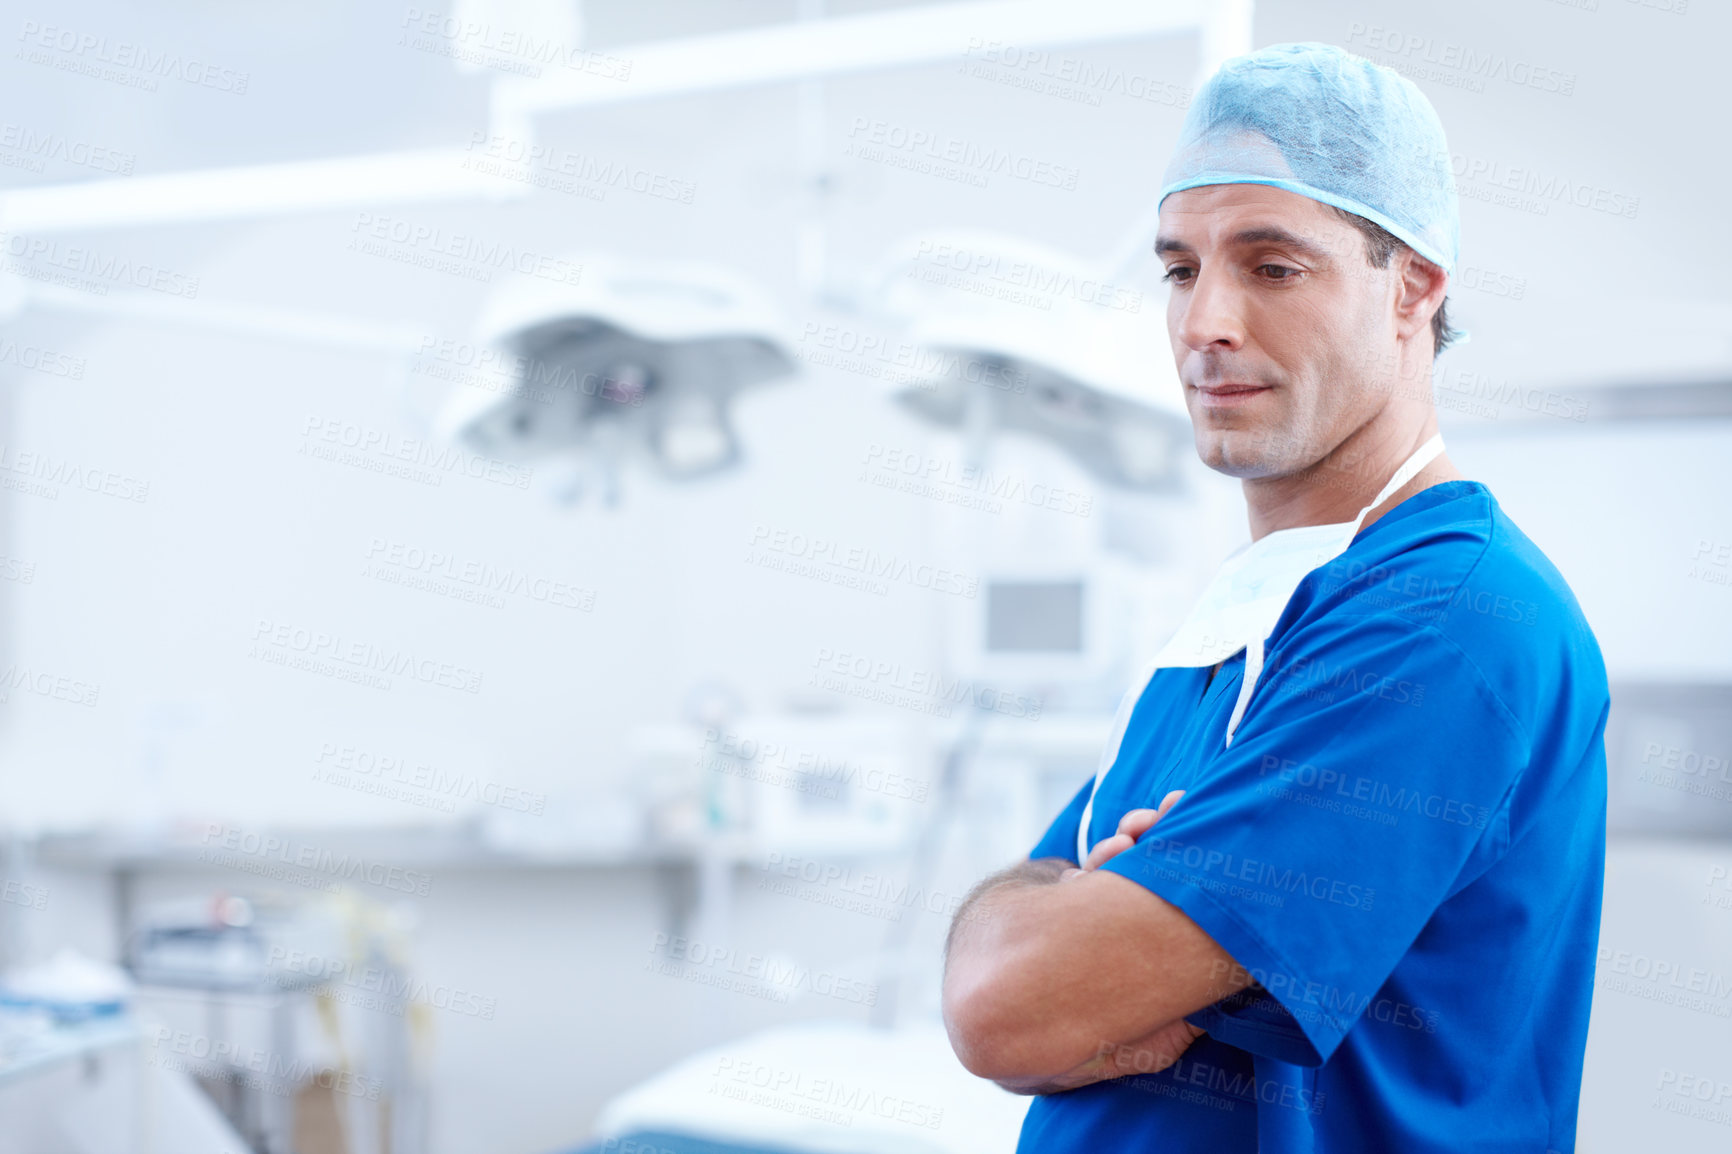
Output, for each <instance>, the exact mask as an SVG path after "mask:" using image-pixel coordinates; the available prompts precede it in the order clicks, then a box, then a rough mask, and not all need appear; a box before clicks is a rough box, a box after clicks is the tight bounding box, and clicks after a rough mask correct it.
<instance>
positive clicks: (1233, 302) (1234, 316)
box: [1176, 270, 1245, 352]
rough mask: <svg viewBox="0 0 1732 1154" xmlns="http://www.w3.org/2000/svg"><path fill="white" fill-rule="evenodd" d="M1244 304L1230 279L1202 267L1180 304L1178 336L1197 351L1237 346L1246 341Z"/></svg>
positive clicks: (1235, 347) (1187, 345) (1188, 346)
mask: <svg viewBox="0 0 1732 1154" xmlns="http://www.w3.org/2000/svg"><path fill="white" fill-rule="evenodd" d="M1242 304H1243V302H1242V300H1241V298H1240V295H1239V293H1238V290H1237V289H1236V288H1234V286H1233V285H1232V284H1231V282H1230V281H1228V280H1227V278H1224V277H1221V276H1214V275H1211V274H1209V273H1207V272H1204V271H1201V270H1199V271H1198V273H1197V275H1196V278H1195V279H1194V280H1193V281H1192V284H1191V288H1190V291H1189V292H1187V293H1186V294H1185V295H1184V297H1183V298H1182V300H1181V302H1180V305H1179V323H1178V327H1177V329H1176V332H1177V334H1178V338H1179V339H1180V340H1181V341H1183V342H1184V343H1185V346H1186V347H1187V348H1190V349H1193V350H1195V351H1197V352H1202V351H1203V350H1204V349H1208V348H1211V347H1212V348H1216V349H1222V348H1225V349H1237V348H1238V347H1239V346H1240V345H1242V344H1243V343H1244V340H1245V326H1244V314H1243V311H1242V307H1241V306H1242Z"/></svg>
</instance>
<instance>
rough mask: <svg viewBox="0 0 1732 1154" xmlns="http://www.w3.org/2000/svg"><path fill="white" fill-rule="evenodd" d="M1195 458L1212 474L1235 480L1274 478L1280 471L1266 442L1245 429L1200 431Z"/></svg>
mask: <svg viewBox="0 0 1732 1154" xmlns="http://www.w3.org/2000/svg"><path fill="white" fill-rule="evenodd" d="M1196 445H1197V457H1198V458H1199V459H1200V460H1201V461H1202V462H1203V464H1205V465H1207V466H1208V467H1209V468H1211V469H1213V470H1214V471H1215V472H1217V473H1220V474H1222V475H1223V476H1227V477H1234V478H1237V479H1238V480H1241V481H1245V480H1253V479H1256V478H1259V477H1269V476H1273V475H1275V474H1276V473H1278V472H1279V471H1280V464H1279V461H1278V460H1277V459H1276V454H1275V453H1273V452H1272V451H1271V446H1270V444H1269V438H1268V437H1267V436H1266V435H1264V434H1261V433H1255V432H1252V431H1250V430H1248V429H1235V430H1232V431H1231V432H1229V431H1226V430H1207V431H1205V430H1201V429H1199V430H1198V431H1197V433H1196Z"/></svg>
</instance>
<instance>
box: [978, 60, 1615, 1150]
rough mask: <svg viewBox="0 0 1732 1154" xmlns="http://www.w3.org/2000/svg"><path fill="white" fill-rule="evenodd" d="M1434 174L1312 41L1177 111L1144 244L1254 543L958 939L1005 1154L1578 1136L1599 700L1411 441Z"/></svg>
mask: <svg viewBox="0 0 1732 1154" xmlns="http://www.w3.org/2000/svg"><path fill="white" fill-rule="evenodd" d="M1449 157H1450V154H1449V149H1448V145H1447V144H1446V142H1445V140H1444V135H1443V129H1442V126H1441V124H1440V123H1439V122H1438V119H1437V115H1436V113H1435V112H1434V111H1433V110H1432V108H1431V106H1430V104H1429V103H1428V102H1427V101H1426V99H1425V97H1424V96H1423V95H1421V94H1420V92H1419V91H1418V89H1417V88H1415V87H1414V86H1413V85H1412V84H1411V83H1409V82H1408V81H1407V80H1405V79H1403V78H1401V77H1399V76H1397V75H1396V74H1395V73H1393V72H1391V71H1389V70H1386V69H1382V68H1378V67H1376V66H1374V65H1372V64H1370V63H1368V62H1366V61H1364V60H1362V59H1360V58H1358V57H1355V56H1351V55H1349V54H1347V53H1345V52H1342V51H1340V50H1339V49H1336V48H1332V47H1328V46H1324V45H1318V44H1288V45H1278V46H1275V47H1271V48H1267V49H1264V50H1262V51H1259V52H1257V53H1254V54H1252V55H1250V56H1246V57H1240V58H1238V59H1236V60H1232V61H1229V62H1228V63H1227V64H1226V65H1224V66H1223V67H1222V68H1221V70H1220V72H1219V73H1217V74H1216V76H1215V77H1214V78H1213V79H1212V80H1211V81H1210V83H1209V84H1208V85H1207V86H1206V87H1205V88H1204V90H1203V91H1202V92H1201V93H1200V94H1199V96H1198V97H1197V99H1196V100H1195V102H1193V104H1192V105H1191V108H1190V112H1189V113H1188V115H1187V118H1186V121H1185V124H1184V127H1183V130H1182V132H1181V138H1180V143H1179V147H1178V151H1177V153H1176V155H1175V157H1174V159H1173V161H1172V164H1171V166H1170V167H1169V169H1168V172H1167V177H1166V180H1165V182H1164V187H1163V189H1162V192H1161V197H1162V199H1161V205H1160V228H1159V234H1158V236H1157V239H1156V242H1155V251H1156V253H1157V255H1158V256H1159V258H1160V260H1161V261H1162V262H1163V264H1164V265H1165V267H1166V276H1167V280H1168V281H1169V282H1170V283H1171V286H1172V292H1171V297H1170V301H1169V306H1168V313H1167V327H1168V333H1169V335H1170V337H1171V340H1172V346H1173V353H1174V356H1175V358H1176V360H1177V362H1178V368H1179V377H1180V379H1181V381H1182V382H1183V384H1184V389H1185V400H1186V404H1187V405H1188V407H1189V410H1190V415H1191V420H1192V424H1193V426H1194V430H1195V439H1196V447H1197V452H1198V455H1199V456H1201V457H1202V459H1203V461H1204V462H1205V463H1206V464H1208V465H1209V466H1210V467H1211V468H1213V469H1217V470H1219V471H1221V472H1223V473H1226V474H1228V475H1230V476H1234V477H1238V478H1241V480H1242V482H1243V486H1244V493H1245V501H1246V504H1247V506H1248V508H1249V512H1250V528H1251V537H1252V544H1251V545H1250V546H1249V547H1247V548H1246V549H1245V550H1243V551H1241V552H1240V553H1239V554H1237V555H1235V556H1234V557H1232V558H1229V559H1228V561H1227V562H1226V564H1224V565H1223V567H1222V569H1221V572H1220V574H1219V575H1218V576H1217V578H1216V579H1215V581H1214V583H1213V584H1212V585H1211V586H1210V587H1209V589H1208V591H1207V592H1205V594H1204V596H1203V597H1202V599H1201V600H1200V601H1199V603H1198V605H1197V607H1196V608H1195V609H1194V610H1193V611H1192V613H1191V616H1190V618H1189V619H1188V620H1187V621H1186V622H1185V623H1184V625H1183V626H1182V627H1181V628H1180V629H1179V631H1178V634H1177V635H1176V636H1175V637H1174V638H1173V640H1172V642H1170V643H1169V644H1168V645H1167V646H1166V647H1165V648H1164V649H1163V650H1162V651H1161V652H1160V653H1158V654H1156V655H1155V656H1154V659H1153V660H1152V661H1151V662H1150V663H1149V667H1148V669H1147V670H1145V672H1144V676H1143V678H1142V679H1140V680H1139V683H1138V684H1137V685H1136V686H1134V687H1133V688H1132V690H1131V692H1130V693H1128V694H1127V695H1126V699H1125V703H1124V705H1123V706H1122V707H1121V709H1120V713H1119V718H1118V722H1117V725H1116V728H1115V732H1114V734H1113V737H1112V739H1111V740H1110V741H1109V743H1108V746H1107V749H1106V751H1105V754H1104V756H1103V758H1102V764H1101V770H1100V772H1099V773H1097V775H1096V776H1095V778H1094V780H1092V781H1090V782H1087V783H1085V784H1084V785H1083V787H1082V788H1081V789H1080V790H1079V791H1078V793H1077V795H1076V797H1075V798H1074V799H1073V800H1072V802H1071V804H1070V805H1069V806H1068V807H1067V808H1066V809H1065V810H1064V812H1062V813H1060V814H1059V815H1058V817H1057V819H1056V820H1055V821H1054V822H1053V823H1052V827H1051V829H1050V830H1049V831H1048V832H1047V834H1046V836H1045V837H1044V838H1043V839H1042V840H1041V842H1040V844H1039V845H1037V846H1036V847H1035V848H1034V851H1033V853H1032V854H1031V855H1030V859H1029V860H1028V861H1027V862H1025V863H1023V864H1021V865H1018V866H1015V867H1013V868H1011V869H1009V870H1006V871H1004V872H1003V873H1001V874H998V875H996V876H994V877H992V878H989V879H988V880H987V881H986V882H985V883H983V884H982V885H981V886H980V887H979V888H978V889H976V891H975V892H974V893H973V894H972V895H971V896H970V899H969V901H968V902H967V903H966V904H965V905H964V907H963V908H962V909H961V910H960V911H959V913H958V915H957V918H956V921H955V923H954V925H953V926H952V929H951V936H950V941H949V943H948V945H947V954H946V970H945V978H944V1015H945V1022H946V1025H947V1027H948V1029H949V1032H950V1038H951V1042H952V1044H953V1046H954V1047H955V1049H956V1053H957V1055H958V1056H959V1057H960V1058H961V1060H962V1062H963V1064H964V1065H965V1066H967V1067H968V1069H969V1070H971V1071H973V1072H974V1073H976V1074H978V1075H980V1076H982V1077H986V1078H991V1079H993V1080H995V1081H997V1082H999V1083H1000V1084H1001V1085H1003V1086H1005V1087H1006V1088H1009V1089H1012V1090H1015V1091H1017V1092H1020V1093H1028V1094H1038V1095H1041V1097H1039V1098H1038V1099H1037V1100H1036V1101H1035V1102H1034V1103H1033V1104H1032V1106H1031V1108H1030V1110H1029V1113H1028V1117H1027V1120H1026V1121H1025V1123H1024V1126H1023V1132H1022V1142H1021V1145H1020V1147H1019V1149H1020V1150H1022V1151H1027V1152H1030V1154H1034V1152H1039V1154H1058V1152H1068V1151H1077V1152H1082V1151H1091V1152H1095V1151H1129V1150H1148V1151H1161V1152H1163V1154H1172V1152H1176V1151H1207V1152H1209V1154H1231V1152H1234V1151H1247V1152H1249V1151H1260V1152H1261V1154H1298V1152H1301V1151H1304V1152H1315V1154H1346V1152H1357V1151H1386V1150H1390V1151H1392V1150H1399V1151H1402V1152H1403V1154H1422V1152H1432V1151H1436V1152H1439V1154H1442V1152H1445V1151H1449V1152H1454V1151H1460V1150H1474V1151H1511V1152H1514V1151H1521V1152H1523V1154H1545V1152H1547V1151H1569V1150H1573V1149H1574V1146H1575V1119H1576V1106H1577V1099H1578V1097H1579V1094H1580V1086H1581V1071H1582V1052H1583V1046H1584V1044H1585V1040H1586V1036H1587V1028H1588V1008H1589V1002H1590V1000H1591V996H1592V987H1593V964H1594V953H1595V947H1596V944H1597V937H1598V932H1599V916H1600V891H1601V883H1602V876H1603V870H1604V851H1605V814H1606V769H1605V754H1604V749H1603V741H1602V738H1603V730H1604V725H1605V720H1606V708H1607V701H1608V697H1607V689H1606V678H1605V671H1604V667H1603V665H1602V662H1601V659H1600V654H1599V650H1598V647H1597V645H1596V643H1595V640H1594V636H1593V633H1592V632H1591V631H1590V629H1589V628H1588V624H1587V622H1586V621H1585V620H1584V619H1583V617H1582V613H1581V610H1580V609H1579V608H1578V606H1577V605H1576V601H1575V599H1574V597H1573V596H1572V595H1571V593H1570V590H1569V588H1568V586H1566V585H1565V583H1564V581H1563V578H1562V577H1560V576H1559V575H1558V572H1557V570H1556V569H1555V568H1554V567H1553V566H1552V564H1551V563H1550V562H1549V561H1548V560H1547V559H1546V557H1545V555H1544V554H1542V553H1541V552H1540V551H1539V549H1538V548H1536V547H1535V545H1534V544H1533V542H1531V541H1529V540H1528V538H1527V537H1525V536H1524V535H1523V534H1522V532H1521V530H1519V529H1518V528H1516V526H1515V525H1514V524H1513V523H1512V522H1511V521H1510V519H1509V517H1508V516H1507V515H1506V514H1505V513H1504V512H1503V510H1502V509H1501V508H1500V507H1499V506H1498V503H1497V501H1496V500H1495V499H1494V498H1493V497H1492V495H1491V493H1490V492H1488V491H1487V490H1486V488H1485V487H1484V486H1483V485H1481V484H1479V483H1477V482H1474V481H1471V480H1466V479H1463V478H1462V476H1461V474H1460V473H1459V472H1458V471H1457V470H1456V468H1455V466H1454V465H1453V464H1452V463H1451V462H1450V460H1449V458H1448V457H1447V456H1446V455H1444V454H1443V453H1442V442H1441V441H1440V440H1439V439H1438V437H1437V421H1436V414H1435V412H1434V410H1433V407H1432V403H1431V394H1430V381H1431V369H1432V362H1433V358H1434V356H1435V355H1436V353H1437V352H1438V351H1439V350H1440V349H1441V348H1442V347H1443V346H1444V344H1445V343H1446V342H1447V341H1448V340H1449V339H1450V337H1451V336H1453V335H1454V334H1452V333H1451V331H1450V329H1449V325H1448V322H1447V320H1446V319H1445V313H1444V294H1445V290H1446V288H1447V285H1448V279H1449V272H1450V270H1451V269H1452V268H1453V266H1454V264H1455V260H1456V255H1457V209H1456V196H1455V187H1454V182H1453V179H1452V175H1451V169H1450V159H1449ZM1559 480H1560V484H1561V483H1562V482H1563V479H1562V478H1560V479H1559Z"/></svg>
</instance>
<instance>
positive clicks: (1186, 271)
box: [1161, 264, 1195, 284]
mask: <svg viewBox="0 0 1732 1154" xmlns="http://www.w3.org/2000/svg"><path fill="white" fill-rule="evenodd" d="M1194 275H1195V272H1194V270H1192V269H1190V268H1188V267H1187V266H1185V265H1182V264H1176V265H1174V266H1173V267H1172V268H1170V269H1168V270H1167V275H1166V276H1164V277H1162V278H1161V279H1162V280H1163V281H1166V282H1167V283H1168V284H1184V283H1185V282H1186V281H1188V280H1190V279H1191V277H1192V276H1194Z"/></svg>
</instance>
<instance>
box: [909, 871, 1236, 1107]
mask: <svg viewBox="0 0 1732 1154" xmlns="http://www.w3.org/2000/svg"><path fill="white" fill-rule="evenodd" d="M1125 840H1126V841H1127V843H1129V840H1130V839H1129V838H1127V839H1125ZM1092 860H1093V858H1092V855H1091V862H1092ZM1096 864H1098V863H1096ZM946 948H947V954H946V958H945V967H944V990H943V1005H944V1024H945V1028H946V1030H947V1032H948V1033H949V1035H950V1042H951V1045H952V1047H953V1048H954V1049H955V1050H956V1056H957V1057H958V1058H959V1059H960V1060H961V1061H962V1064H963V1066H965V1067H966V1068H967V1069H969V1070H970V1071H972V1072H973V1073H975V1074H978V1075H980V1076H981V1077H983V1078H990V1079H992V1080H993V1081H995V1082H998V1083H999V1084H1000V1085H1003V1086H1004V1087H1005V1088H1006V1089H1012V1090H1022V1092H1025V1093H1026V1092H1029V1089H1033V1090H1035V1091H1037V1092H1041V1091H1045V1090H1046V1089H1047V1088H1049V1087H1051V1088H1063V1087H1064V1086H1065V1085H1067V1084H1072V1083H1071V1079H1073V1078H1082V1079H1083V1080H1084V1081H1083V1082H1077V1083H1074V1084H1084V1083H1085V1082H1086V1081H1096V1080H1099V1079H1100V1078H1102V1077H1117V1076H1119V1073H1118V1072H1112V1071H1116V1070H1117V1066H1118V1063H1117V1062H1113V1063H1107V1062H1103V1061H1100V1059H1103V1058H1106V1057H1109V1056H1110V1054H1111V1048H1112V1047H1117V1046H1122V1045H1129V1046H1133V1047H1141V1046H1143V1045H1145V1042H1146V1044H1147V1045H1149V1046H1150V1047H1151V1048H1153V1043H1154V1042H1155V1041H1156V1040H1160V1041H1166V1040H1168V1038H1169V1036H1168V1035H1167V1034H1165V1033H1164V1031H1166V1030H1169V1029H1170V1030H1172V1031H1173V1033H1174V1035H1183V1034H1185V1033H1186V1031H1187V1030H1188V1027H1186V1026H1185V1025H1184V1023H1183V1020H1182V1019H1183V1018H1184V1017H1185V1015H1186V1014H1189V1013H1192V1012H1193V1011H1195V1010H1199V1009H1201V1008H1202V1007H1204V1006H1207V1005H1209V1004H1211V1003H1213V1002H1215V1001H1217V1000H1219V999H1220V998H1221V997H1224V996H1225V995H1226V994H1229V993H1232V992H1233V990H1235V989H1237V988H1239V987H1240V986H1242V985H1244V984H1245V983H1244V982H1238V983H1234V982H1233V981H1231V980H1230V979H1227V978H1223V977H1222V976H1221V974H1222V971H1223V968H1231V965H1232V959H1231V957H1229V956H1228V955H1227V953H1226V951H1224V950H1222V949H1221V947H1220V946H1219V945H1218V944H1216V943H1215V942H1214V941H1213V940H1212V939H1211V938H1210V937H1209V936H1208V935H1207V934H1205V933H1204V932H1203V931H1202V930H1201V929H1199V928H1198V927H1197V926H1196V924H1195V923H1194V922H1192V921H1191V920H1190V919H1189V918H1188V917H1186V916H1185V914H1184V913H1183V912H1182V911H1181V910H1179V909H1177V908H1175V907H1173V906H1171V905H1169V904H1168V903H1167V902H1166V901H1164V900H1162V899H1161V898H1160V897H1158V896H1157V895H1155V894H1153V893H1151V892H1150V891H1149V890H1147V889H1146V888H1144V887H1143V886H1141V885H1138V884H1137V883H1136V882H1134V881H1131V880H1129V879H1127V878H1124V877H1121V876H1118V875H1117V874H1115V873H1110V872H1107V871H1104V870H1101V869H1098V868H1096V869H1092V870H1079V869H1077V868H1076V867H1075V866H1073V865H1071V863H1070V862H1068V861H1064V860H1061V859H1053V858H1048V859H1042V860H1037V861H1032V862H1022V863H1019V864H1017V865H1015V866H1013V867H1011V868H1010V869H1008V870H1005V871H1003V872H1002V873H999V874H995V875H993V876H992V877H990V878H988V879H987V880H986V881H985V882H984V883H982V884H981V885H980V886H977V887H976V888H975V890H974V891H973V892H972V893H971V894H970V895H969V897H968V899H967V900H966V901H965V902H964V904H963V906H962V908H961V909H960V910H959V911H958V913H957V917H956V921H955V923H954V924H953V925H952V927H951V932H950V939H949V941H948V943H947V947H946ZM1223 963H1225V966H1223ZM1157 1035H1158V1036H1159V1037H1158V1038H1157ZM1178 1040H1179V1041H1187V1040H1188V1039H1187V1038H1182V1037H1181V1038H1179V1039H1178ZM1103 1045H1104V1046H1107V1047H1109V1052H1108V1053H1102V1052H1101V1047H1102V1046H1103ZM1123 1072H1129V1071H1123ZM1139 1072H1143V1071H1139Z"/></svg>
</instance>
